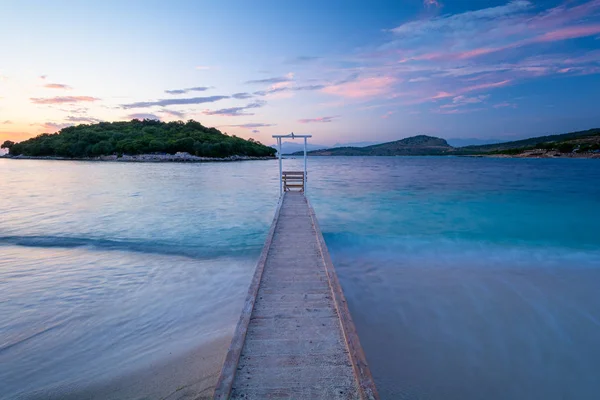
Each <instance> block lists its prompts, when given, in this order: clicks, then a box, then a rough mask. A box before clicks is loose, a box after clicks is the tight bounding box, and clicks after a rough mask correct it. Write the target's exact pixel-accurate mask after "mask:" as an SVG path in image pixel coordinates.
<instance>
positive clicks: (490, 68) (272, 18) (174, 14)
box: [0, 0, 600, 144]
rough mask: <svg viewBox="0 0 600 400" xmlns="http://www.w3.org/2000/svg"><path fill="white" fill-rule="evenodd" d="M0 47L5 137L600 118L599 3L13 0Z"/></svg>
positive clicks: (472, 133)
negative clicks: (108, 126)
mask: <svg viewBox="0 0 600 400" xmlns="http://www.w3.org/2000/svg"><path fill="white" fill-rule="evenodd" d="M0 48H1V49H2V54H3V55H2V57H0V141H4V140H9V139H10V140H14V141H20V140H23V139H26V138H28V137H32V136H35V135H38V134H40V133H44V132H56V131H57V130H59V129H61V128H63V127H65V126H69V125H74V124H81V123H96V122H99V121H118V120H127V119H132V118H140V119H143V118H150V119H160V120H163V121H173V120H188V119H195V120H197V121H200V122H202V123H203V124H204V125H206V126H216V127H217V128H219V129H220V130H222V131H225V132H227V133H230V134H236V135H238V136H241V137H244V138H248V137H254V138H255V139H257V140H261V141H263V142H265V143H267V144H270V143H271V142H272V140H271V135H272V134H276V133H285V132H288V133H289V132H291V131H294V132H298V133H312V134H313V135H315V137H318V142H319V143H322V144H333V143H338V142H340V141H348V142H352V141H387V140H396V139H400V138H403V137H407V136H411V135H416V134H429V135H434V136H440V137H444V138H508V139H512V138H515V137H530V136H536V135H541V134H548V133H561V132H567V131H575V130H581V129H587V128H591V127H594V126H599V125H600V113H598V112H597V111H598V110H597V109H598V107H597V104H598V103H599V102H600V0H574V1H566V0H564V1H555V0H549V1H537V2H534V1H528V0H513V1H506V0H504V1H496V0H485V1H477V2H457V1H452V0H445V1H435V0H407V1H383V0H382V1H374V2H363V1H344V2H342V1H333V2H317V1H308V2H302V3H297V4H290V3H288V2H279V1H270V0H263V1H258V2H253V5H252V7H248V5H247V3H246V2H244V1H242V0H229V1H219V2H194V1H184V0H181V1H172V2H162V3H159V2H149V3H148V2H141V1H127V2H122V1H111V0H109V1H103V2H71V1H66V0H63V1H56V2H51V3H50V2H43V1H33V0H24V1H19V2H4V3H3V4H2V5H1V6H0ZM465 97H468V98H473V99H476V100H466V101H465Z"/></svg>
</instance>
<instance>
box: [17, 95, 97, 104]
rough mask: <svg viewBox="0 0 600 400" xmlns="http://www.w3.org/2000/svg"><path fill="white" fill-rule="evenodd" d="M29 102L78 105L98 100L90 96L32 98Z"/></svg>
mask: <svg viewBox="0 0 600 400" xmlns="http://www.w3.org/2000/svg"><path fill="white" fill-rule="evenodd" d="M29 100H31V102H32V103H33V104H63V103H80V102H93V101H98V100H100V99H99V98H97V97H91V96H58V97H50V98H39V97H32V98H30V99H29Z"/></svg>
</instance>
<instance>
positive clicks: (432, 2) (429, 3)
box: [423, 0, 440, 7]
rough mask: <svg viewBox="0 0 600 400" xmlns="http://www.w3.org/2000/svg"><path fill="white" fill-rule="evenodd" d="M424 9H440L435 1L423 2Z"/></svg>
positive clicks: (426, 0)
mask: <svg viewBox="0 0 600 400" xmlns="http://www.w3.org/2000/svg"><path fill="white" fill-rule="evenodd" d="M423 5H424V6H425V7H440V3H439V2H438V1H437V0H423Z"/></svg>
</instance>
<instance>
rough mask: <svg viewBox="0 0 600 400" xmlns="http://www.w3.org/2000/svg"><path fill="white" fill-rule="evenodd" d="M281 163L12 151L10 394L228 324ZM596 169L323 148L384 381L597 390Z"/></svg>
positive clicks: (167, 347) (0, 259) (99, 371)
mask: <svg viewBox="0 0 600 400" xmlns="http://www.w3.org/2000/svg"><path fill="white" fill-rule="evenodd" d="M286 162H287V164H286V166H288V167H289V168H294V169H295V168H297V167H298V166H299V163H300V160H286ZM276 170H277V166H276V163H275V162H273V161H256V162H244V163H219V164H119V163H86V162H52V161H12V160H0V175H1V177H2V186H1V193H2V196H0V293H1V296H0V301H1V302H2V303H1V305H0V366H1V367H0V382H2V386H3V388H2V389H3V390H2V395H1V396H4V397H5V398H12V397H15V396H23V397H25V398H27V397H28V396H29V395H31V394H33V393H36V392H37V393H39V391H40V390H42V389H43V390H50V391H52V390H54V389H57V390H58V389H59V388H65V387H72V386H77V385H79V386H82V385H83V386H85V385H88V384H92V383H96V382H97V381H100V380H106V379H109V378H111V375H115V374H116V375H122V374H125V373H126V372H128V371H131V370H135V369H136V368H140V366H142V365H144V364H145V363H147V362H148V361H149V360H156V359H160V358H161V357H165V356H166V355H168V354H174V353H182V352H185V351H186V349H190V348H192V347H194V346H196V345H198V344H199V343H202V342H203V341H207V340H209V339H210V338H211V337H214V336H217V335H222V334H223V333H227V332H230V331H231V330H232V329H233V325H234V324H235V321H236V320H237V317H238V312H239V309H240V307H241V302H242V301H243V297H244V296H245V292H246V289H247V285H248V283H249V280H250V276H251V274H252V272H253V268H254V265H255V262H256V258H257V257H258V254H259V252H260V249H261V247H262V243H263V240H264V237H265V236H266V231H267V229H268V226H269V224H270V221H271V218H272V214H273V211H274V207H275V203H276V197H277V194H278V191H277V190H278V189H277V184H276ZM598 182H600V163H599V162H598V161H597V160H517V159H471V158H436V157H415V158H400V157H396V158H393V157H392V158H311V159H310V160H309V196H310V197H311V200H312V202H313V205H314V207H315V209H316V211H317V215H318V217H319V220H320V224H321V227H322V229H323V231H324V236H325V239H326V241H327V244H328V246H329V249H330V252H331V253H332V258H333V260H334V263H335V265H336V269H337V270H338V274H339V276H340V280H341V282H342V286H343V288H344V292H345V294H346V297H347V298H348V301H349V305H350V308H351V312H352V316H353V318H354V320H355V323H356V325H357V329H358V331H359V335H360V339H361V343H362V344H363V347H364V348H365V351H366V353H367V358H368V361H369V363H370V365H371V369H372V372H373V375H374V377H375V380H376V383H377V385H378V388H379V391H380V394H381V395H382V398H386V399H387V398H390V399H396V398H409V399H410V398H419V399H441V398H443V399H448V398H450V399H453V398H456V399H479V398H492V399H493V398H498V399H505V398H511V399H530V398H545V399H553V398H556V399H564V398H568V399H570V398H577V399H587V398H589V399H592V398H594V399H595V398H598V396H599V395H600V379H598V373H597V371H599V370H600V291H598V289H597V288H598V287H600V229H599V227H600V213H599V212H598V209H599V208H600V207H598V206H599V205H600V185H598ZM91 360H93V361H91ZM107 371H110V372H107Z"/></svg>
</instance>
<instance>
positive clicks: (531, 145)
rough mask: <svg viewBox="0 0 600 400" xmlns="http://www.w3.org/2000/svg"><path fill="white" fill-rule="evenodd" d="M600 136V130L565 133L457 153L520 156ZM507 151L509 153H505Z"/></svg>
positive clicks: (485, 146) (477, 147)
mask: <svg viewBox="0 0 600 400" xmlns="http://www.w3.org/2000/svg"><path fill="white" fill-rule="evenodd" d="M599 135H600V129H589V130H587V131H579V132H571V133H563V134H561V135H550V136H538V137H534V138H530V139H523V140H516V141H513V142H504V143H496V144H486V145H483V146H465V147H460V148H458V149H457V151H458V153H460V154H485V153H493V154H497V153H502V154H518V153H520V152H521V151H524V150H530V149H545V150H556V147H554V146H555V144H556V143H560V142H566V141H571V140H575V139H584V138H588V137H597V136H599ZM540 145H545V147H540ZM510 149H519V151H518V152H517V153H511V152H510V151H508V150H510ZM505 151H508V152H506V153H505Z"/></svg>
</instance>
